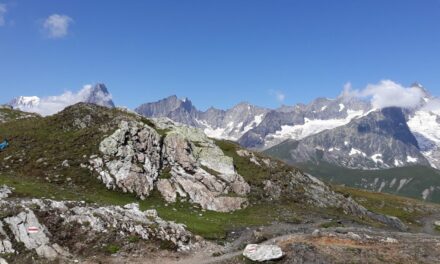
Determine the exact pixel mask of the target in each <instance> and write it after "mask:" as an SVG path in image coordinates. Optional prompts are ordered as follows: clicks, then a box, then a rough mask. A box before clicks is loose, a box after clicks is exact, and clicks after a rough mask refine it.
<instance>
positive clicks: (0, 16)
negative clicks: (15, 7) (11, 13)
mask: <svg viewBox="0 0 440 264" xmlns="http://www.w3.org/2000/svg"><path fill="white" fill-rule="evenodd" d="M7 11H8V10H7V9H6V5H5V4H0V27H1V26H4V25H5V24H6V21H5V14H6V12H7Z"/></svg>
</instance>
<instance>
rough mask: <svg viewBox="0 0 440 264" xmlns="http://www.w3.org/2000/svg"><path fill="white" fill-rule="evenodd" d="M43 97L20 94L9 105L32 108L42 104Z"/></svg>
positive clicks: (22, 108) (24, 108)
mask: <svg viewBox="0 0 440 264" xmlns="http://www.w3.org/2000/svg"><path fill="white" fill-rule="evenodd" d="M40 101H41V99H40V98H39V97H38V96H19V97H16V98H14V99H12V100H11V101H10V102H9V105H10V106H12V107H13V108H18V109H21V110H23V111H26V109H32V108H35V107H37V106H38V105H39V104H40Z"/></svg>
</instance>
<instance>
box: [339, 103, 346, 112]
mask: <svg viewBox="0 0 440 264" xmlns="http://www.w3.org/2000/svg"><path fill="white" fill-rule="evenodd" d="M344 109H345V105H344V104H339V112H341V111H342V110H344Z"/></svg>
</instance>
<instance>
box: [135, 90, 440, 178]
mask: <svg viewBox="0 0 440 264" xmlns="http://www.w3.org/2000/svg"><path fill="white" fill-rule="evenodd" d="M410 88H411V89H417V90H418V91H419V92H420V94H422V95H423V96H422V97H421V99H420V102H419V104H418V105H417V106H416V107H412V108H398V107H397V108H390V109H394V110H390V109H388V108H384V109H376V108H375V107H374V106H373V104H372V103H371V102H370V100H369V99H368V98H367V99H365V98H362V97H359V96H353V95H351V94H350V93H345V92H344V93H341V95H340V96H338V97H337V98H335V99H329V98H317V99H316V100H313V101H312V102H311V103H309V104H297V105H293V106H282V107H280V108H278V109H266V108H261V107H256V106H253V105H250V104H248V103H240V104H238V105H236V106H234V107H233V108H231V109H228V110H219V109H215V108H210V109H208V110H207V111H199V110H197V108H196V107H195V106H194V105H193V104H192V103H191V101H190V100H189V99H186V98H185V99H178V98H177V97H176V96H171V97H168V98H165V99H163V100H160V101H158V102H154V103H147V104H143V105H141V106H140V107H138V108H137V109H136V112H138V113H140V114H143V115H145V116H148V117H168V118H170V119H172V120H174V121H177V122H181V123H184V124H187V125H190V126H196V127H199V128H203V129H204V131H205V133H206V134H208V135H209V136H210V137H214V138H219V139H229V140H235V141H237V142H238V143H240V144H241V145H243V146H245V147H248V148H253V149H259V150H265V149H269V148H271V147H274V146H277V147H280V148H282V149H284V150H286V148H287V149H288V151H290V152H291V156H294V157H296V159H295V161H298V162H303V161H305V160H306V159H309V160H316V158H317V157H320V156H322V155H321V154H322V153H321V150H322V151H323V153H324V154H325V155H324V156H325V157H324V160H326V161H328V162H330V163H333V164H336V165H339V166H344V167H347V168H362V169H383V168H392V167H403V166H409V165H414V164H419V165H426V166H429V165H431V166H432V167H434V168H440V132H439V131H440V99H437V98H435V97H433V96H431V95H430V94H429V93H428V92H427V91H426V90H425V89H424V88H423V86H421V85H420V84H417V83H416V84H413V85H412V86H411V87H410ZM364 126H365V128H364ZM393 126H395V127H393ZM365 129H368V131H367V132H366V131H364V130H365ZM402 135H404V136H402ZM292 142H297V143H292ZM347 142H348V143H347ZM293 146H295V148H294V147H293ZM298 149H299V150H298ZM317 150H318V153H316V151H317ZM326 152H328V153H326ZM321 158H322V157H321Z"/></svg>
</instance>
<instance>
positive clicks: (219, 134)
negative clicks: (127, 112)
mask: <svg viewBox="0 0 440 264" xmlns="http://www.w3.org/2000/svg"><path fill="white" fill-rule="evenodd" d="M135 111H136V112H137V113H139V114H142V115H144V116H147V117H168V118H170V119H171V120H173V121H176V122H180V123H183V124H186V125H190V126H194V127H198V128H202V129H203V130H204V132H205V134H207V135H208V136H209V137H213V138H219V139H229V140H238V139H239V138H240V137H241V136H242V135H243V134H245V133H246V132H247V131H249V130H251V129H253V128H255V127H257V126H258V125H259V124H260V123H261V121H262V120H263V118H264V116H265V115H266V113H267V112H269V110H268V109H265V108H261V107H257V106H253V105H250V104H248V103H245V102H243V103H239V104H237V105H236V106H234V107H233V108H231V109H228V110H219V109H216V108H213V107H211V108H209V109H208V110H206V111H199V110H197V109H196V107H194V105H193V104H192V102H191V101H190V100H189V99H187V98H184V99H179V98H177V96H175V95H173V96H170V97H167V98H165V99H162V100H159V101H157V102H153V103H146V104H142V105H141V106H139V107H138V108H136V109H135Z"/></svg>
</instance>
